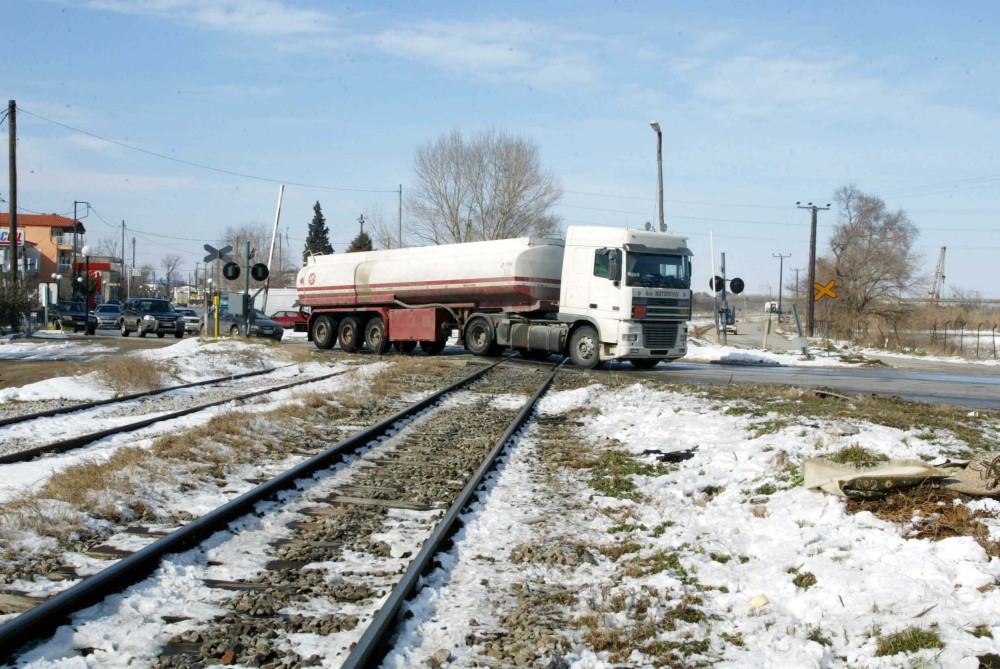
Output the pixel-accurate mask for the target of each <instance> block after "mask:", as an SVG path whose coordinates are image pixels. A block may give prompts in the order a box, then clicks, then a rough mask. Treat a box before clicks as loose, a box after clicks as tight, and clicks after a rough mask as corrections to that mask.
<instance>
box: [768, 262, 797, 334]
mask: <svg viewBox="0 0 1000 669" xmlns="http://www.w3.org/2000/svg"><path fill="white" fill-rule="evenodd" d="M771 257H772V258H777V259H778V322H779V323H780V322H781V283H782V281H783V280H784V279H783V276H784V268H785V258H791V257H792V254H791V253H788V254H785V255H781V254H780V253H772V254H771Z"/></svg>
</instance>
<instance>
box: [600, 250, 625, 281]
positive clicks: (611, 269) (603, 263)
mask: <svg viewBox="0 0 1000 669" xmlns="http://www.w3.org/2000/svg"><path fill="white" fill-rule="evenodd" d="M621 265H622V259H621V251H619V250H618V249H597V251H595V252H594V276H596V277H598V278H601V279H611V280H613V281H620V280H621Z"/></svg>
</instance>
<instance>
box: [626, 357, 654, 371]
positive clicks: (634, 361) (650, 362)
mask: <svg viewBox="0 0 1000 669" xmlns="http://www.w3.org/2000/svg"><path fill="white" fill-rule="evenodd" d="M659 362H660V359H659V358H629V359H628V363H629V364H630V365H632V366H633V367H635V368H636V369H653V367H656V365H657V364H659Z"/></svg>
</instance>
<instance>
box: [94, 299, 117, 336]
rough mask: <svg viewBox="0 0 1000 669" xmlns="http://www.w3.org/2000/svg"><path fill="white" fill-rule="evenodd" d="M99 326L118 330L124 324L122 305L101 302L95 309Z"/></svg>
mask: <svg viewBox="0 0 1000 669" xmlns="http://www.w3.org/2000/svg"><path fill="white" fill-rule="evenodd" d="M94 316H95V317H96V318H97V327H98V328H111V329H113V330H117V329H118V328H120V327H121V326H122V307H121V305H120V304H110V303H108V304H99V305H97V308H96V309H94Z"/></svg>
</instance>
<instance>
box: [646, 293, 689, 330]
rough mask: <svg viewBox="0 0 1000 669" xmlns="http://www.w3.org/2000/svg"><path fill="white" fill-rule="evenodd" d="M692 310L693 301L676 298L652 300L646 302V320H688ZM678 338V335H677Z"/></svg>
mask: <svg viewBox="0 0 1000 669" xmlns="http://www.w3.org/2000/svg"><path fill="white" fill-rule="evenodd" d="M690 310H691V300H682V299H676V298H650V299H649V300H648V301H647V302H646V318H650V319H653V318H669V319H674V318H677V319H680V320H687V317H688V313H689V312H690ZM675 336H676V335H675Z"/></svg>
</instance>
